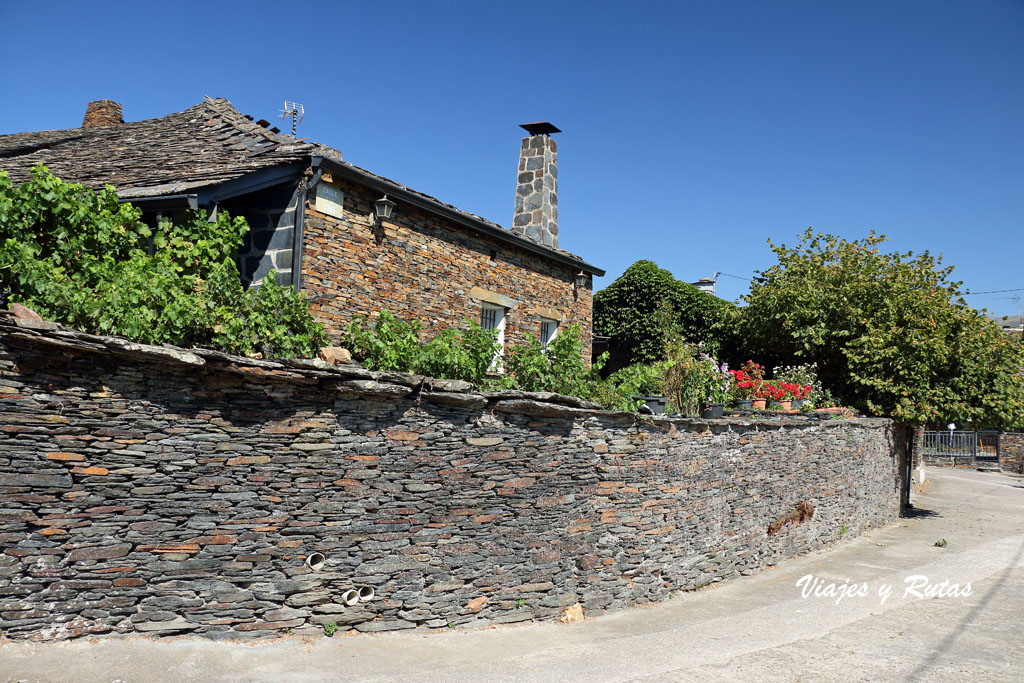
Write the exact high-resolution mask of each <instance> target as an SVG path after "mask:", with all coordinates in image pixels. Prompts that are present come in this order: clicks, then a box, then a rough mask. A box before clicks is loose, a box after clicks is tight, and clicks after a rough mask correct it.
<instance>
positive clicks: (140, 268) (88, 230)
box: [0, 166, 327, 356]
mask: <svg viewBox="0 0 1024 683" xmlns="http://www.w3.org/2000/svg"><path fill="white" fill-rule="evenodd" d="M248 230H249V226H248V224H247V223H246V222H245V220H244V219H242V218H234V219H232V218H230V217H229V216H228V215H227V214H225V213H223V212H222V213H219V214H218V216H217V218H216V220H215V221H213V222H210V221H208V220H207V219H206V217H205V216H204V215H202V214H200V213H198V212H192V213H190V214H189V215H188V216H187V217H186V218H185V220H182V221H178V222H171V221H169V220H164V221H161V222H160V223H159V225H158V226H157V227H156V229H155V230H152V229H150V228H149V227H148V226H147V225H146V224H145V223H143V222H142V220H141V213H140V212H139V210H138V209H136V208H134V207H133V206H131V205H130V204H127V203H121V202H120V201H119V198H118V196H117V193H116V192H115V191H114V189H113V188H111V187H109V186H108V187H107V188H105V189H103V190H100V191H99V192H93V191H92V190H89V189H88V188H85V187H83V186H82V185H75V184H70V183H65V182H64V181H62V180H61V179H60V178H57V177H56V176H54V175H53V174H51V173H50V172H49V171H48V170H47V169H46V168H45V167H43V166H38V167H36V168H35V169H33V172H32V180H30V181H28V182H26V183H23V184H22V185H20V186H18V187H14V186H13V184H12V183H11V181H10V178H9V177H8V175H7V174H6V173H4V172H3V171H0V292H9V299H10V301H12V302H17V303H23V304H25V305H26V306H29V307H30V308H32V309H34V310H35V311H36V312H38V313H39V314H40V315H41V316H42V317H44V318H47V319H49V320H53V321H55V322H59V323H61V324H64V325H67V326H69V327H73V328H76V329H80V330H84V331H86V332H91V333H96V334H110V335H119V336H123V337H127V338H128V339H131V340H132V341H137V342H142V343H147V344H163V343H168V344H175V345H178V346H186V347H189V346H201V345H213V346H216V347H218V348H221V349H224V350H226V351H230V352H233V353H243V354H244V353H253V352H260V353H262V354H264V355H265V356H312V355H314V354H315V353H316V352H317V350H318V349H319V348H320V347H321V346H323V345H324V344H325V343H326V341H327V337H326V335H325V334H324V331H323V328H322V327H321V326H320V324H319V323H316V322H315V321H314V320H313V318H312V316H311V315H310V313H309V310H308V307H307V303H306V301H305V299H303V297H302V296H301V295H299V294H297V293H296V292H295V291H293V290H291V289H289V288H287V287H282V286H280V285H278V284H277V283H276V281H275V280H274V274H273V273H270V274H269V275H268V276H267V278H266V279H265V280H264V282H263V284H262V285H261V286H260V287H259V288H258V289H250V290H249V291H246V290H245V289H244V288H243V286H242V283H241V278H240V277H239V273H238V266H237V264H236V263H235V255H236V253H237V251H238V247H239V246H240V245H241V244H242V238H243V237H244V235H245V233H246V232H248Z"/></svg>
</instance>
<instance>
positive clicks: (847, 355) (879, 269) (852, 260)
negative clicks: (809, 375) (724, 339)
mask: <svg viewBox="0 0 1024 683" xmlns="http://www.w3.org/2000/svg"><path fill="white" fill-rule="evenodd" d="M884 241H885V237H884V236H883V235H876V234H875V233H873V232H872V233H871V234H870V235H869V236H868V237H866V238H865V239H863V240H859V241H852V242H847V241H845V240H843V239H841V238H839V237H836V236H834V235H826V234H814V233H813V231H812V230H811V229H808V230H807V231H806V232H805V233H804V234H803V237H802V239H801V241H800V243H799V244H798V245H797V246H796V247H793V248H788V247H786V246H785V245H778V246H776V245H774V244H772V243H771V242H769V244H770V245H771V248H772V250H773V251H774V252H775V254H776V256H777V257H778V259H779V263H778V264H777V265H774V266H772V267H771V268H769V269H768V270H766V271H764V272H763V273H760V274H759V275H758V277H756V278H755V280H754V282H753V284H752V286H751V290H750V294H749V295H747V296H746V297H744V298H745V299H746V301H747V303H748V306H747V307H746V308H745V309H743V312H742V316H741V330H742V333H743V335H744V337H745V340H746V342H747V343H748V345H749V346H750V347H751V348H752V350H753V351H755V352H758V353H759V354H760V355H761V357H762V358H774V359H781V358H797V359H800V360H801V361H808V362H816V363H817V364H818V370H819V374H820V377H821V379H822V382H823V383H824V384H825V386H826V387H828V388H831V389H832V390H833V392H835V393H836V394H837V398H839V399H840V400H841V401H842V402H844V403H847V404H849V405H854V406H856V407H858V408H860V409H862V410H865V411H868V412H870V413H872V414H875V415H888V416H892V417H894V418H896V419H898V420H900V421H904V422H909V423H915V424H920V423H924V422H929V421H933V422H934V421H939V422H946V421H954V422H958V423H969V424H976V425H990V426H1009V425H1013V424H1021V423H1022V422H1024V378H1022V376H1021V368H1022V367H1024V349H1022V345H1021V343H1020V341H1019V340H1016V339H1013V338H1011V337H1009V336H1007V335H1005V334H1003V333H1002V332H1001V331H1000V330H999V328H998V327H997V326H996V325H994V324H993V323H992V322H991V321H989V320H988V319H986V317H985V316H984V315H983V313H982V312H979V311H976V310H974V309H972V308H970V307H968V306H967V304H966V303H965V302H964V300H963V298H962V296H961V293H960V285H961V283H960V282H953V281H950V279H949V277H950V275H951V273H952V271H953V268H952V267H951V266H946V267H943V266H942V259H941V257H938V258H935V257H933V256H931V255H930V254H929V253H928V252H927V251H926V252H924V253H922V254H917V255H915V254H914V253H913V252H907V253H905V254H901V253H882V252H881V251H880V250H879V249H878V245H880V244H881V243H882V242H884Z"/></svg>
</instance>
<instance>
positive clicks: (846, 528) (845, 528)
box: [839, 524, 850, 534]
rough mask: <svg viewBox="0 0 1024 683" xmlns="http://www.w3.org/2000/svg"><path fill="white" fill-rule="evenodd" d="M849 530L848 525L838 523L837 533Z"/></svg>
mask: <svg viewBox="0 0 1024 683" xmlns="http://www.w3.org/2000/svg"><path fill="white" fill-rule="evenodd" d="M849 530H850V527H848V526H846V525H845V524H840V525H839V533H840V534H845V533H846V532H847V531H849Z"/></svg>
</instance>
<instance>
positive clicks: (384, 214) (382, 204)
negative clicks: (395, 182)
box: [373, 195, 395, 222]
mask: <svg viewBox="0 0 1024 683" xmlns="http://www.w3.org/2000/svg"><path fill="white" fill-rule="evenodd" d="M394 208H395V203H394V202H393V201H391V200H390V199H388V196H387V195H384V196H383V197H381V198H380V199H378V200H377V201H375V202H374V203H373V211H374V213H375V214H376V215H377V221H378V222H380V221H382V220H384V219H385V218H391V211H392V210H393V209H394Z"/></svg>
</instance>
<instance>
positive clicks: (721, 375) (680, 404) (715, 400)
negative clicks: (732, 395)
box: [665, 339, 730, 417]
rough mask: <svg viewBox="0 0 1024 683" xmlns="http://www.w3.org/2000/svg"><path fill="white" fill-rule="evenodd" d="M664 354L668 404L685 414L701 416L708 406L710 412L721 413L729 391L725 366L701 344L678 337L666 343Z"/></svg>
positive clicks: (713, 413) (727, 372)
mask: <svg viewBox="0 0 1024 683" xmlns="http://www.w3.org/2000/svg"><path fill="white" fill-rule="evenodd" d="M668 357H669V360H668V368H667V370H666V371H665V393H666V394H668V397H669V403H670V404H671V406H672V407H673V408H674V409H675V410H676V411H678V412H679V413H681V414H683V415H686V416H688V417H696V416H698V415H702V414H704V412H705V410H707V409H709V408H710V410H711V413H710V414H712V415H721V414H722V413H721V409H722V406H723V405H724V401H725V397H726V395H727V394H728V391H729V384H730V377H729V371H728V367H727V366H725V365H721V366H720V365H719V364H718V361H717V360H715V359H714V357H712V356H711V355H709V354H707V353H705V352H704V351H703V347H702V345H700V344H696V345H695V344H689V343H686V342H684V341H682V340H679V339H676V340H673V341H672V342H671V343H670V344H669V348H668ZM716 404H717V405H716Z"/></svg>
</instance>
